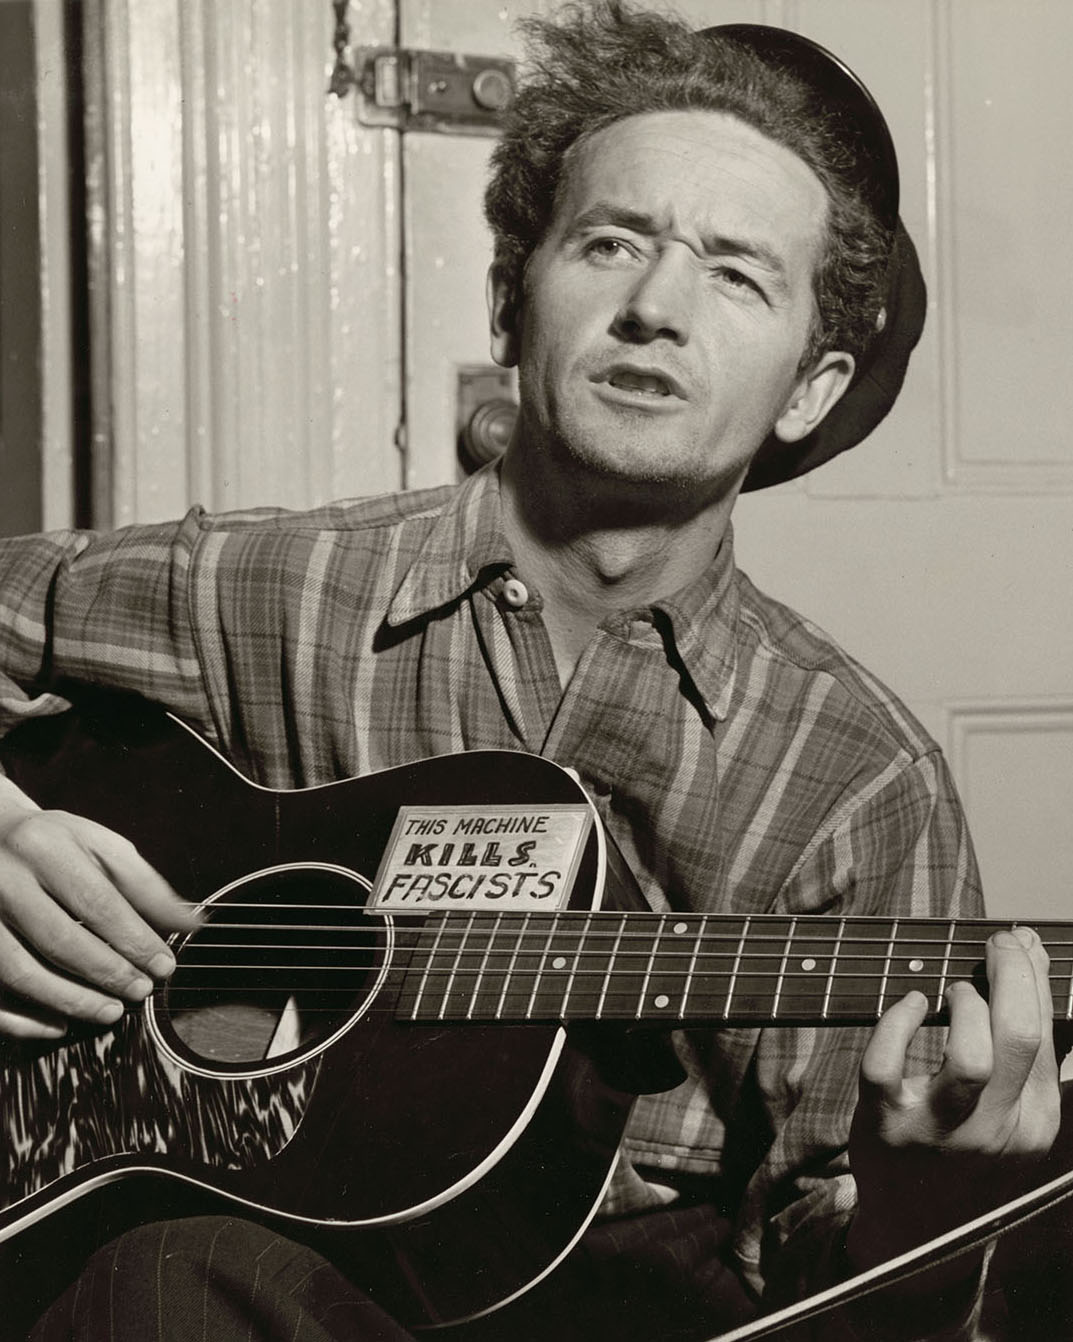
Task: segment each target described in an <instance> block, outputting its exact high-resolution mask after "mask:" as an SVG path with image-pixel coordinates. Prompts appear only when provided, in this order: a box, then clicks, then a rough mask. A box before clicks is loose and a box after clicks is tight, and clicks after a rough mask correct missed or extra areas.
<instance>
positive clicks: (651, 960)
mask: <svg viewBox="0 0 1073 1342" xmlns="http://www.w3.org/2000/svg"><path fill="white" fill-rule="evenodd" d="M666 922H667V915H666V914H664V915H663V917H662V918H660V920H659V926H658V927H657V928H656V935H655V936H654V937H653V939H652V949H651V950H650V951H649V952H648V965H647V967H646V968H645V976H644V978H643V979H642V980H641V991H640V992H639V993H638V994H637V1011H636V1013H635V1015H636V1019H637V1020H640V1019H641V1013H642V1012H643V1011H644V1009H645V998H646V997H647V996H648V985H649V983H650V982H651V980H652V969H653V967H654V965H655V963H656V951H657V950H658V949H659V939H660V937H662V936H663V928H664V926H665V925H666Z"/></svg>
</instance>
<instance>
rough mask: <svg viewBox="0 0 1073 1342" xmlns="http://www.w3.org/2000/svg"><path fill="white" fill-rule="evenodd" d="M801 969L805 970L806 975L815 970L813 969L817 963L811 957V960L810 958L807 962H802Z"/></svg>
mask: <svg viewBox="0 0 1073 1342" xmlns="http://www.w3.org/2000/svg"><path fill="white" fill-rule="evenodd" d="M801 968H802V969H803V970H805V972H806V973H808V972H810V971H811V970H813V969H815V968H816V961H815V960H814V959H813V958H812V956H811V955H810V956H809V958H808V959H807V960H802V961H801Z"/></svg>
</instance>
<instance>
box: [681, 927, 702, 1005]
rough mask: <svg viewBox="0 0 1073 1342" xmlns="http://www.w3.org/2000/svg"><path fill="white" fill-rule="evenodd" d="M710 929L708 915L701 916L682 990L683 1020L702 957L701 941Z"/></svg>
mask: <svg viewBox="0 0 1073 1342" xmlns="http://www.w3.org/2000/svg"><path fill="white" fill-rule="evenodd" d="M707 928H708V916H707V914H701V917H700V922H699V923H698V924H697V935H696V936H695V937H694V938H693V954H692V955H691V956H690V957H689V968H688V969H687V970H686V984H685V988H684V989H683V990H682V1005H681V1007H680V1008H679V1014H680V1015H681V1016H682V1018H683V1020H684V1019H685V1017H686V1007H687V1004H688V1002H689V997H690V994H691V993H692V991H693V983H694V981H695V977H696V973H697V957H698V956H699V955H700V946H701V941H702V940H703V938H704V933H705V932H706V931H707Z"/></svg>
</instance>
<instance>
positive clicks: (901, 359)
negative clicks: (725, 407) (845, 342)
mask: <svg viewBox="0 0 1073 1342" xmlns="http://www.w3.org/2000/svg"><path fill="white" fill-rule="evenodd" d="M889 275H890V279H889V283H888V289H887V304H886V324H885V325H884V327H883V330H882V331H881V332H880V334H879V335H877V336H876V337H875V339H874V340H873V341H872V344H871V346H870V347H869V349H868V350H867V352H866V354H865V357H864V358H863V359H862V360H858V364H857V368H856V371H855V372H854V376H853V381H852V382H851V383H850V386H849V389H848V390H847V391H846V392H845V393H844V394H843V396H842V399H841V400H840V401H838V402H836V404H835V405H834V406H833V408H832V409H831V410H829V411H828V412H827V415H826V417H825V418H824V420H823V421H822V422H821V423H820V424H819V425H818V426H817V427H816V428H815V429H813V431H812V432H811V433H810V434H809V435H808V436H807V437H806V438H802V439H801V440H800V441H799V442H796V443H784V442H780V441H779V439H778V438H776V437H775V435H774V434H771V435H770V436H769V437H768V439H767V441H766V442H765V443H764V444H763V446H762V447H761V448H760V451H759V452H758V453H757V454H756V456H755V457H754V458H753V462H752V465H751V466H750V467H749V472H748V474H747V475H746V477H745V483H744V484H743V485H742V490H743V491H745V490H752V489H767V488H768V487H769V486H771V485H781V484H785V483H786V482H787V481H788V480H794V479H796V478H797V477H798V476H801V475H805V474H806V473H807V472H808V471H812V470H815V469H816V467H817V466H822V465H823V463H824V462H825V461H830V460H831V458H832V457H837V456H838V455H839V454H840V453H842V452H846V451H848V450H849V449H850V448H851V447H856V446H857V444H858V443H860V442H861V441H862V440H863V439H865V438H867V437H868V435H869V434H870V433H871V432H872V430H873V429H874V428H875V427H876V425H878V424H879V423H880V422H881V421H882V420H883V419H885V418H886V416H887V414H888V413H889V412H890V410H891V408H892V407H893V405H894V402H895V401H896V400H897V399H898V393H899V392H900V391H901V389H902V383H903V382H904V381H905V374H906V370H907V369H908V367H909V356H910V355H911V354H912V352H913V350H914V348H915V347H916V344H917V341H918V340H919V339H920V335H921V332H922V331H923V329H924V319H925V317H926V315H927V309H928V292H927V287H926V285H925V283H924V276H923V275H922V274H921V270H920V261H919V258H918V257H917V252H916V248H915V247H914V246H913V241H912V239H911V238H910V236H909V234H908V233H907V232H906V231H905V227H904V226H903V224H902V222H901V220H900V219H899V220H898V223H897V227H896V228H895V232H894V246H893V248H892V250H891V260H890V270H889Z"/></svg>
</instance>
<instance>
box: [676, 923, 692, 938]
mask: <svg viewBox="0 0 1073 1342" xmlns="http://www.w3.org/2000/svg"><path fill="white" fill-rule="evenodd" d="M673 930H674V932H675V933H676V935H678V936H680V937H681V936H684V935H685V934H686V933H687V932H688V931H689V924H688V923H675V925H674V929H673Z"/></svg>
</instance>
